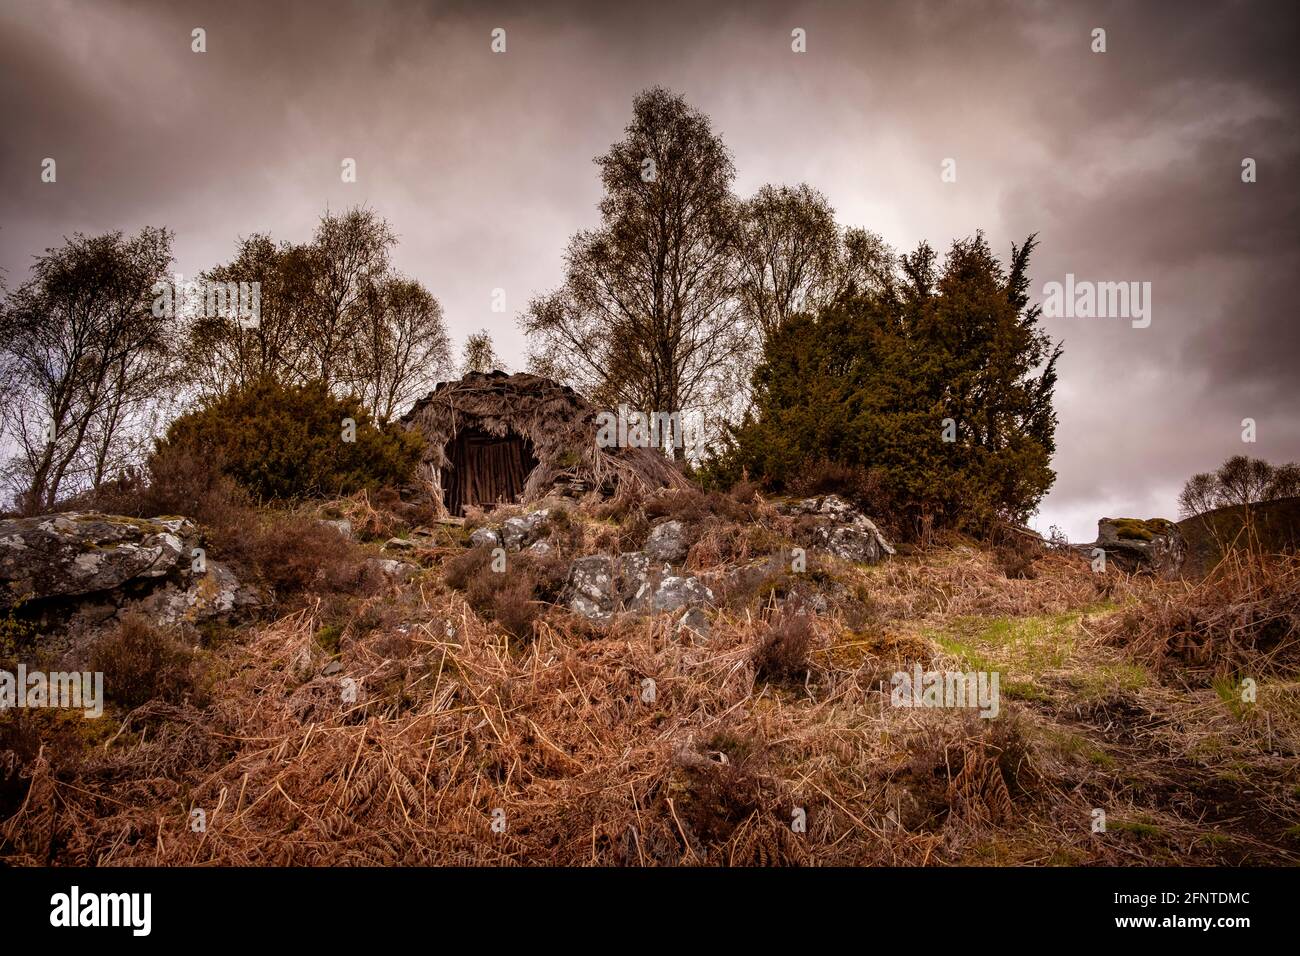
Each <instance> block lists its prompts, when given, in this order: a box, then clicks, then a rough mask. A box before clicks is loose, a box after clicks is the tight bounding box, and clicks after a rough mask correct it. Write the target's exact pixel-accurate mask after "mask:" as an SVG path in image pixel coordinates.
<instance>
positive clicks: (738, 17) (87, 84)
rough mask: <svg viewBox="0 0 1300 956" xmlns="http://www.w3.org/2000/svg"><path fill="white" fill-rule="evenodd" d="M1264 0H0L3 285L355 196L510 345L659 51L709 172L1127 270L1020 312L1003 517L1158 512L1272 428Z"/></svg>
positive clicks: (750, 186) (1269, 436) (1283, 85)
mask: <svg viewBox="0 0 1300 956" xmlns="http://www.w3.org/2000/svg"><path fill="white" fill-rule="evenodd" d="M615 7H617V8H618V9H614V8H615ZM706 7H707V9H705V8H706ZM1298 10H1300V5H1297V4H1295V3H1293V2H1289V0H1288V2H1285V3H1259V4H1255V3H1191V2H1179V3H1168V4H1160V3H1155V2H1144V3H1132V2H1117V3H1079V2H1071V3H1068V4H1066V3H1018V4H1004V3H996V4H995V3H979V2H962V3H955V2H954V3H947V4H937V3H936V4H930V3H923V2H916V0H906V2H899V3H878V2H872V3H862V4H852V5H850V4H822V3H805V4H800V3H791V4H755V3H743V4H742V3H736V4H734V5H726V4H702V3H690V4H681V5H675V4H672V3H663V2H654V3H628V4H617V5H616V4H603V3H602V4H585V5H579V4H548V3H543V2H539V0H533V2H529V3H520V4H492V3H472V4H471V3H466V4H452V3H442V4H433V3H428V4H417V3H393V4H383V3H376V2H368V3H355V4H354V3H331V2H318V0H317V2H301V3H277V2H258V3H238V2H229V0H220V2H213V3H190V2H180V0H166V2H156V3H143V2H116V3H115V2H104V0H96V2H60V0H3V3H0V121H2V122H3V130H4V135H3V137H2V138H0V268H3V269H4V270H5V271H6V273H7V280H8V282H9V284H10V285H11V286H12V285H16V284H17V283H18V282H20V281H22V279H24V278H25V277H26V275H27V269H28V266H29V264H30V262H31V257H32V255H33V254H35V253H38V252H40V251H41V250H43V249H44V248H45V247H47V246H50V245H56V244H58V243H59V242H60V240H61V238H62V237H63V236H66V235H71V234H72V233H74V232H78V231H80V232H84V233H87V234H95V233H101V232H105V231H109V230H114V229H122V230H127V231H134V230H137V229H139V228H140V227H141V226H144V225H165V226H167V227H169V228H171V229H173V230H174V231H175V233H176V242H175V250H176V255H177V265H176V268H177V269H178V270H179V271H181V272H183V273H184V274H185V275H186V276H192V275H194V274H196V273H197V272H199V271H201V270H203V269H206V268H208V267H210V266H212V265H214V264H216V263H218V262H221V261H225V260H226V259H228V258H229V257H230V255H231V253H232V252H233V250H234V247H235V241H236V238H237V237H238V236H240V235H247V234H248V233H251V232H255V231H257V232H260V231H269V232H270V233H271V234H272V235H273V236H274V237H276V238H277V239H288V240H294V241H302V240H306V239H308V238H309V237H310V234H311V231H312V228H313V226H314V224H315V222H316V220H317V219H318V217H319V215H320V214H321V212H322V211H323V210H324V209H325V208H326V207H327V206H328V207H331V208H334V209H342V208H345V207H347V206H350V205H353V204H357V203H361V204H366V205H368V206H370V207H371V208H373V209H374V210H376V211H377V212H378V213H379V214H380V215H382V216H384V217H386V218H387V219H388V220H389V221H390V223H391V224H392V225H393V228H394V229H395V231H396V232H397V233H398V235H399V237H400V244H399V246H398V248H397V250H396V253H395V262H396V265H397V266H398V268H399V269H401V270H402V271H404V272H405V273H407V274H409V275H411V276H413V277H415V278H417V279H419V280H420V281H421V282H423V283H424V284H425V285H426V286H427V287H428V288H429V289H430V291H432V292H433V294H434V295H435V296H437V298H438V299H439V300H440V301H441V303H442V305H443V307H444V309H445V312H446V316H447V321H448V326H449V329H450V331H451V333H452V335H453V337H454V339H455V340H456V342H457V344H458V345H459V343H460V342H461V341H463V339H464V336H465V335H466V334H467V333H468V332H471V331H474V330H476V329H478V328H487V329H488V330H490V331H491V332H492V334H493V336H494V337H495V339H496V342H497V345H498V351H499V352H500V353H501V355H502V357H503V358H504V359H505V360H506V362H507V363H512V364H513V365H514V366H516V367H517V366H520V365H522V364H523V361H524V354H525V343H524V341H523V338H522V336H521V335H520V334H519V332H518V330H517V328H516V326H515V321H516V317H517V315H518V313H519V311H520V310H522V309H523V307H524V306H525V304H526V303H527V300H528V299H529V297H530V296H532V295H534V294H536V293H538V292H541V291H544V290H547V289H550V288H552V287H554V286H555V285H557V284H558V282H559V280H560V278H561V266H562V262H561V254H562V252H563V249H564V245H565V243H566V241H567V239H568V237H569V236H570V235H571V234H572V233H573V232H574V231H575V230H577V229H580V228H584V227H589V226H591V225H593V224H594V223H595V222H596V210H595V204H596V202H597V200H598V198H599V184H598V181H597V178H596V169H595V167H594V166H593V165H592V162H591V160H592V158H593V157H594V156H596V155H597V154H598V153H601V152H603V151H604V150H605V149H607V148H608V147H609V145H610V144H611V143H612V142H614V141H615V140H617V139H619V138H621V136H622V132H623V127H624V126H625V125H626V124H627V122H628V120H629V119H630V116H631V105H632V98H633V96H634V95H635V94H636V93H637V92H638V91H639V90H642V89H645V88H647V87H650V86H654V85H663V86H667V87H669V88H671V89H673V90H675V91H677V92H680V93H682V94H683V95H685V96H686V98H687V99H688V100H689V101H690V102H691V103H692V104H693V105H695V106H696V107H698V108H699V109H701V110H703V111H704V112H705V113H707V114H708V115H709V116H710V117H711V118H712V121H713V123H714V127H715V129H716V130H717V131H718V132H719V133H720V134H721V135H722V137H723V139H724V140H725V142H726V143H727V144H728V146H729V147H730V148H731V150H732V152H733V154H734V158H735V163H736V169H737V181H736V189H737V191H738V193H740V194H741V195H749V194H750V193H752V192H753V191H754V190H755V189H757V187H758V186H760V185H762V184H763V183H769V182H770V183H789V184H795V183H798V182H807V183H809V184H811V185H813V186H815V187H817V188H818V189H820V190H822V191H823V192H824V193H825V194H826V195H827V197H828V198H829V199H830V201H831V203H832V204H833V205H834V207H835V209H836V211H837V214H838V218H839V220H840V222H841V223H843V224H845V225H858V226H865V227H867V228H869V229H872V230H874V231H876V232H878V233H880V234H881V235H883V236H884V237H885V239H886V240H888V241H889V242H890V243H891V244H893V245H894V246H896V247H898V248H900V249H903V250H908V249H911V248H913V247H915V245H916V244H917V243H918V242H920V241H922V240H927V241H929V242H930V243H931V244H932V245H934V246H935V247H937V248H939V249H940V250H943V249H945V248H946V247H947V246H948V245H949V243H950V242H951V241H952V240H953V239H954V238H957V237H962V236H967V235H970V234H972V233H973V232H975V230H977V229H983V230H984V231H985V233H986V234H987V235H988V237H989V239H990V241H991V242H992V244H993V246H994V248H995V249H996V250H998V251H999V252H1000V253H1002V254H1004V255H1005V254H1006V253H1008V252H1009V251H1010V245H1011V243H1012V242H1013V241H1016V242H1019V241H1022V240H1023V239H1024V238H1025V237H1026V236H1027V235H1029V234H1030V233H1035V232H1036V233H1038V235H1039V238H1040V242H1041V246H1040V249H1039V251H1038V253H1037V254H1036V256H1035V259H1034V262H1033V269H1032V274H1033V279H1034V291H1035V294H1036V297H1038V298H1041V297H1042V289H1043V285H1044V284H1045V283H1047V282H1050V281H1061V280H1063V279H1064V276H1065V274H1066V273H1073V274H1074V275H1075V276H1076V277H1077V278H1078V279H1080V280H1092V281H1138V282H1150V283H1151V288H1152V316H1151V319H1152V321H1151V324H1150V327H1148V328H1134V327H1133V326H1132V324H1131V323H1130V322H1129V321H1128V320H1126V319H1123V318H1108V319H1098V318H1092V319H1088V318H1054V319H1051V320H1048V321H1047V329H1048V331H1049V333H1050V334H1051V335H1052V336H1053V337H1054V338H1055V339H1057V340H1059V341H1063V343H1064V347H1065V356H1064V360H1063V363H1062V366H1061V379H1060V385H1059V387H1058V391H1057V407H1058V409H1059V413H1060V427H1059V430H1058V433H1057V445H1058V451H1057V455H1056V458H1055V461H1054V467H1055V468H1056V471H1057V481H1056V485H1055V487H1054V488H1053V490H1052V493H1051V495H1050V496H1049V497H1048V498H1047V499H1046V501H1045V502H1044V505H1043V509H1042V513H1041V515H1040V516H1039V518H1038V519H1037V520H1036V522H1035V525H1036V526H1037V527H1039V528H1040V529H1042V530H1046V529H1047V527H1048V526H1049V525H1050V524H1053V523H1054V524H1058V525H1060V526H1062V527H1063V528H1065V530H1066V531H1067V532H1068V533H1069V534H1070V537H1071V538H1072V539H1074V540H1091V539H1092V538H1093V537H1094V535H1095V531H1096V519H1097V518H1098V517H1100V516H1101V515H1120V514H1123V515H1136V516H1139V517H1147V516H1152V515H1168V516H1174V512H1175V511H1176V506H1175V503H1174V500H1175V495H1176V494H1177V491H1178V489H1179V487H1180V486H1181V484H1182V482H1183V480H1184V479H1185V478H1186V477H1187V476H1188V475H1189V474H1191V473H1192V472H1194V471H1198V470H1208V469H1210V468H1212V467H1213V466H1214V465H1216V464H1217V463H1218V462H1220V461H1221V460H1222V459H1223V458H1225V457H1227V456H1228V455H1230V454H1234V453H1238V452H1243V451H1244V452H1246V453H1249V454H1254V455H1258V456H1259V457H1263V458H1267V459H1269V460H1272V461H1274V462H1280V461H1289V460H1295V459H1300V424H1297V421H1296V416H1295V409H1296V407H1297V397H1298V395H1300V374H1297V360H1298V359H1300V325H1298V324H1297V316H1296V309H1295V306H1294V299H1295V296H1294V292H1293V288H1292V284H1293V282H1294V281H1295V278H1296V276H1297V275H1300V217H1298V216H1297V212H1298V211H1300V208H1298V207H1300V203H1298V202H1297V175H1300V162H1298V161H1297V160H1298V158H1300V132H1298V130H1297V124H1296V119H1297V115H1298V114H1297V106H1298V105H1300V103H1298V102H1297V100H1298V99H1300V90H1298V89H1297V79H1298V76H1300V70H1298V69H1297V67H1296V66H1295V63H1296V61H1297V54H1296V50H1297V46H1298V43H1297V41H1300V36H1298V35H1297V34H1298V33H1300V31H1298V30H1297V26H1298V24H1300V13H1298V12H1297V11H1298ZM196 27H202V28H203V29H205V30H206V34H207V52H206V53H202V54H199V53H194V52H192V51H191V31H192V30H193V29H194V28H196ZM496 27H501V28H504V29H505V30H506V41H507V49H506V52H505V53H504V54H494V53H492V52H491V49H490V43H491V36H490V35H491V31H492V30H493V28H496ZM1098 27H1100V28H1104V29H1105V31H1106V46H1107V49H1106V52H1105V53H1094V52H1092V50H1091V46H1092V43H1093V40H1092V36H1091V34H1092V31H1093V29H1094V28H1098ZM795 28H802V29H803V30H805V31H806V36H807V52H806V53H802V54H798V53H794V52H792V50H791V31H792V30H793V29H795ZM46 157H52V158H54V159H55V160H56V161H57V176H58V178H57V182H55V183H52V184H50V183H42V182H41V178H40V173H41V162H42V160H43V159H44V158H46ZM347 157H350V158H354V159H355V160H356V163H357V182H356V183H354V184H344V183H343V182H341V177H340V163H341V162H342V160H343V159H344V158H347ZM1246 157H1251V158H1253V159H1255V160H1256V162H1257V164H1258V182H1256V183H1253V184H1246V183H1243V182H1242V178H1241V164H1242V160H1243V159H1244V158H1246ZM946 158H952V159H954V160H955V161H956V172H957V180H956V182H950V183H945V182H943V181H941V176H940V173H941V164H942V162H943V160H944V159H946ZM496 288H500V289H504V290H505V292H506V297H507V312H506V313H505V314H501V313H496V312H493V311H492V309H491V303H492V290H493V289H496ZM1243 418H1253V419H1255V421H1256V422H1257V430H1258V441H1257V442H1256V443H1255V444H1253V445H1249V444H1243V442H1242V441H1241V430H1242V429H1241V421H1242V419H1243Z"/></svg>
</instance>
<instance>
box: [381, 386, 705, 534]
mask: <svg viewBox="0 0 1300 956" xmlns="http://www.w3.org/2000/svg"><path fill="white" fill-rule="evenodd" d="M599 414H600V413H599V411H598V410H597V409H596V408H594V407H592V405H591V404H589V403H588V402H587V401H586V400H584V399H583V398H582V396H580V395H579V394H578V393H577V392H575V391H574V390H573V389H571V388H568V387H567V386H564V385H560V384H559V383H557V382H553V381H551V380H550V379H546V378H542V377H540V376H537V375H530V374H527V373H523V372H521V373H518V374H515V375H507V374H506V373H505V372H489V373H481V372H470V373H469V374H468V375H466V376H465V377H464V378H461V379H458V380H456V381H450V382H441V383H439V385H438V386H437V387H436V388H435V389H434V390H433V391H432V392H430V393H429V394H428V395H427V396H425V397H424V398H422V399H420V400H419V401H417V402H416V403H415V405H413V406H412V407H411V410H410V411H409V412H407V413H406V414H405V415H404V416H403V417H402V424H404V425H405V426H406V427H407V428H414V429H416V430H418V431H419V432H420V433H421V434H422V435H423V436H424V440H425V453H424V461H423V463H422V467H421V476H420V477H421V483H422V485H423V488H424V491H426V492H427V493H428V495H429V496H430V498H431V499H432V500H433V501H434V502H439V503H441V504H442V505H443V507H445V508H446V509H447V511H448V513H449V514H452V515H461V514H464V512H465V508H466V506H468V505H479V506H482V507H489V506H491V505H494V504H498V503H503V502H504V503H511V502H523V503H527V502H529V501H535V500H537V499H539V498H541V497H543V496H544V495H546V494H547V493H548V492H550V491H552V490H553V489H554V488H555V487H556V486H557V485H559V486H564V487H566V488H569V489H589V490H598V491H604V492H606V493H608V492H610V491H612V490H614V488H615V487H616V486H618V485H620V484H622V483H625V482H630V483H633V484H635V485H637V486H639V487H641V488H643V489H647V490H648V489H652V488H661V487H670V488H675V487H683V486H684V485H685V484H686V479H685V478H684V477H683V476H682V474H681V473H680V472H679V471H678V470H677V469H676V468H675V467H674V466H673V464H672V463H671V462H670V461H669V460H668V459H667V458H665V457H664V456H663V455H662V454H661V453H660V452H658V451H656V450H655V449H653V448H619V447H610V448H602V447H599V446H598V444H597V441H596V436H597V433H598V424H597V416H598V415H599Z"/></svg>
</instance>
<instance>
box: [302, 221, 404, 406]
mask: <svg viewBox="0 0 1300 956" xmlns="http://www.w3.org/2000/svg"><path fill="white" fill-rule="evenodd" d="M396 242H397V240H396V238H395V237H394V235H393V232H392V230H391V229H390V228H389V226H388V223H387V222H386V221H385V220H383V219H381V218H380V217H378V216H376V215H375V213H374V212H372V211H371V210H369V209H362V208H360V207H358V208H354V209H350V210H348V211H347V212H345V213H343V214H342V215H332V214H331V213H328V212H327V213H326V214H325V215H324V216H322V217H321V221H320V225H319V226H317V228H316V235H315V237H314V238H313V240H312V243H311V246H310V247H309V256H310V276H311V282H310V288H311V292H310V297H309V299H308V309H307V311H306V315H305V317H304V323H303V326H304V328H303V342H304V344H305V345H306V348H307V351H308V353H309V354H310V355H311V357H312V359H313V362H314V365H315V370H316V375H317V376H318V377H319V378H320V379H322V380H323V381H324V382H326V383H327V384H328V385H330V386H334V385H336V384H338V383H339V381H340V380H343V379H346V377H347V376H346V373H345V372H343V370H342V369H341V368H340V367H339V366H340V363H341V362H342V361H344V359H345V357H346V354H347V343H348V342H349V340H351V338H352V337H353V336H354V335H355V334H356V333H357V332H358V330H359V329H360V328H361V326H362V324H363V322H364V321H365V313H366V309H367V308H368V307H369V305H370V304H371V302H373V298H372V294H371V293H372V288H373V286H374V285H375V284H377V283H378V282H380V281H381V280H382V279H383V278H384V277H385V276H386V275H387V273H388V271H389V262H388V256H389V253H390V251H391V249H392V247H393V245H394V244H395V243H396Z"/></svg>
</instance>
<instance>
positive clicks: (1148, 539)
mask: <svg viewBox="0 0 1300 956" xmlns="http://www.w3.org/2000/svg"><path fill="white" fill-rule="evenodd" d="M1097 548H1100V549H1101V550H1103V551H1104V552H1106V560H1107V561H1109V562H1113V563H1114V564H1115V565H1116V566H1118V567H1119V568H1121V569H1123V570H1125V571H1128V572H1130V573H1132V572H1135V571H1150V572H1153V573H1156V574H1159V575H1162V576H1165V577H1172V576H1174V575H1176V574H1177V573H1178V572H1179V571H1180V570H1181V568H1182V566H1183V562H1184V561H1185V560H1186V558H1187V542H1186V541H1185V540H1184V539H1183V535H1182V533H1181V532H1180V531H1179V530H1178V526H1177V525H1176V524H1174V523H1173V522H1172V521H1167V520H1165V519H1164V518H1150V519H1147V520H1145V521H1144V520H1142V519H1139V518H1102V519H1101V520H1100V521H1098V522H1097V540H1096V541H1095V542H1093V543H1092V544H1090V545H1082V546H1081V550H1083V551H1085V552H1087V553H1089V554H1091V552H1093V551H1094V550H1095V549H1097Z"/></svg>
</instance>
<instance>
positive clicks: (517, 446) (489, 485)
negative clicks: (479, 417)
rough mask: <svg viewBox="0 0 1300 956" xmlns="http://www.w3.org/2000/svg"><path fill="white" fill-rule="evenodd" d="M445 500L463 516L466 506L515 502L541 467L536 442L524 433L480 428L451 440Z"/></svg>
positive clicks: (454, 511) (448, 444)
mask: <svg viewBox="0 0 1300 956" xmlns="http://www.w3.org/2000/svg"><path fill="white" fill-rule="evenodd" d="M446 455H447V460H448V461H450V462H451V467H450V468H448V469H447V470H446V472H445V483H446V490H445V491H444V493H443V494H444V499H445V500H444V503H445V504H446V505H447V512H448V514H452V515H456V516H460V515H463V514H464V513H465V506H466V505H479V506H481V507H485V508H486V507H491V506H492V505H495V504H499V503H501V502H513V501H515V500H516V499H518V497H519V496H520V495H521V494H522V493H523V490H524V483H525V482H526V481H527V480H528V475H529V473H530V472H532V470H533V469H534V468H536V467H537V457H536V456H535V455H534V454H533V444H532V442H530V441H529V440H528V439H527V438H524V437H523V436H522V435H518V434H516V433H514V432H510V433H508V434H506V435H490V434H488V433H487V432H485V431H481V430H479V429H477V428H468V429H465V430H464V431H462V432H460V433H459V434H458V435H457V436H456V437H455V438H453V439H452V440H451V441H450V442H448V443H447V451H446Z"/></svg>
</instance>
